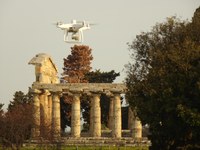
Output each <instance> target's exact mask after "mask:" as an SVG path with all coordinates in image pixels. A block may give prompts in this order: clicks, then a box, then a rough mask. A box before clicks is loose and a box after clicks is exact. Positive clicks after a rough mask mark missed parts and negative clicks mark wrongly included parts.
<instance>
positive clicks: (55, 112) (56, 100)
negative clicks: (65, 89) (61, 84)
mask: <svg viewBox="0 0 200 150" xmlns="http://www.w3.org/2000/svg"><path fill="white" fill-rule="evenodd" d="M52 132H53V137H60V132H61V127H60V96H59V93H58V92H55V93H53V109H52Z"/></svg>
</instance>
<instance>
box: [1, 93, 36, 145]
mask: <svg viewBox="0 0 200 150" xmlns="http://www.w3.org/2000/svg"><path fill="white" fill-rule="evenodd" d="M31 102H32V96H31V94H30V93H28V94H24V93H23V92H21V91H17V92H15V94H14V98H13V100H12V101H11V102H10V104H9V108H8V111H7V112H4V111H2V110H1V107H2V106H3V105H2V104H0V110H1V114H0V140H1V141H0V142H1V144H2V146H3V149H4V148H8V147H11V148H12V149H20V147H21V146H22V144H23V143H24V141H25V140H27V139H29V138H30V135H31V126H32V123H33V122H32V117H31V116H32V105H31Z"/></svg>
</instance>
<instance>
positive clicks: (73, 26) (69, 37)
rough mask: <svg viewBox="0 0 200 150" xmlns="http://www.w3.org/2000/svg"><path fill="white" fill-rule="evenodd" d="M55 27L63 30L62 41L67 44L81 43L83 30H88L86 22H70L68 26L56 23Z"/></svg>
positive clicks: (88, 26)
mask: <svg viewBox="0 0 200 150" xmlns="http://www.w3.org/2000/svg"><path fill="white" fill-rule="evenodd" d="M56 26H57V27H58V28H60V29H62V30H64V41H65V42H67V43H82V42H83V30H87V29H90V24H89V23H88V22H85V21H76V20H72V22H71V23H69V24H64V23H62V22H57V23H56Z"/></svg>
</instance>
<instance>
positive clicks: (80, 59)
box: [61, 45, 120, 130]
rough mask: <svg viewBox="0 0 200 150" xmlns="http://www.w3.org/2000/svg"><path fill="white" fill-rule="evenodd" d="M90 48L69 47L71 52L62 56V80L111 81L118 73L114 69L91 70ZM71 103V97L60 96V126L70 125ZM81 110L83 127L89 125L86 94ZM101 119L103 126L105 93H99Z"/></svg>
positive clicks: (106, 121)
mask: <svg viewBox="0 0 200 150" xmlns="http://www.w3.org/2000/svg"><path fill="white" fill-rule="evenodd" d="M92 60H93V57H92V49H91V48H90V47H88V46H85V45H74V47H71V54H70V55H68V56H67V58H64V67H63V74H62V76H63V77H62V82H68V83H112V82H113V81H114V80H115V79H116V77H117V76H119V75H120V74H119V73H115V71H114V70H111V71H110V72H102V71H100V70H95V71H91V69H92V67H91V61H92ZM71 103H72V97H70V96H68V95H64V96H63V97H62V98H61V126H62V129H63V130H64V128H65V127H66V125H68V126H71ZM81 110H82V115H83V119H84V122H85V124H84V127H85V129H86V130H87V129H88V127H89V123H90V120H89V116H90V115H89V110H90V101H89V97H88V96H87V95H82V97H81ZM101 112H103V113H102V114H101V121H102V124H104V126H107V123H108V112H109V99H108V97H107V96H106V95H101Z"/></svg>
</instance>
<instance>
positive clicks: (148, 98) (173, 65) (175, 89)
mask: <svg viewBox="0 0 200 150" xmlns="http://www.w3.org/2000/svg"><path fill="white" fill-rule="evenodd" d="M199 25H200V8H198V9H197V10H196V12H195V14H194V17H193V19H192V22H186V21H180V20H179V19H177V18H176V17H171V18H167V21H166V22H164V23H160V24H157V25H155V26H154V27H153V29H152V30H151V31H150V32H146V33H145V32H143V33H141V34H140V35H138V36H136V39H135V40H134V41H133V42H132V43H129V49H130V50H131V51H132V53H131V58H132V59H133V61H134V63H129V64H128V65H127V66H126V68H127V78H126V84H127V87H128V89H129V90H128V92H127V94H126V98H127V99H128V101H129V103H130V105H131V106H132V107H133V108H134V109H135V110H136V112H137V115H138V116H139V118H140V119H141V121H142V123H143V124H149V126H150V132H151V135H150V136H149V139H150V140H151V142H152V146H151V148H150V149H166V150H168V149H199V148H200V142H199V141H200V133H199V131H200V121H199V120H200V78H199V76H200V36H199V35H200V31H199Z"/></svg>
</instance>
